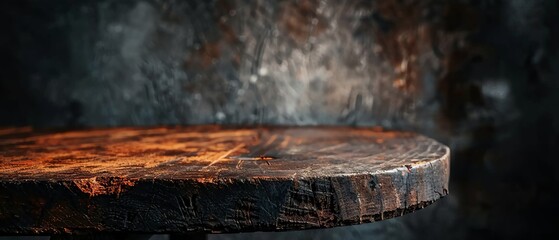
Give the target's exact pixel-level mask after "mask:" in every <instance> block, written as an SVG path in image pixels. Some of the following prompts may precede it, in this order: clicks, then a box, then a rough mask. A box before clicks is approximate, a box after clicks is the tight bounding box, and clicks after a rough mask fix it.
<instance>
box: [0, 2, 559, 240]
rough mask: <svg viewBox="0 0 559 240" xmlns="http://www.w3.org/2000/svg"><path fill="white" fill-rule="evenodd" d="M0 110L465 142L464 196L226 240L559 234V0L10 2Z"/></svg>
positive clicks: (458, 179)
mask: <svg viewBox="0 0 559 240" xmlns="http://www.w3.org/2000/svg"><path fill="white" fill-rule="evenodd" d="M0 5H2V7H1V8H0V27H1V30H0V31H2V36H3V37H2V38H0V53H1V56H2V57H1V58H0V66H3V69H2V71H0V79H1V81H0V125H34V126H39V127H52V126H59V127H77V126H115V125H160V124H196V123H223V124H291V125H304V124H342V125H376V124H379V125H383V126H386V127H392V128H404V129H412V130H416V131H419V132H422V133H424V134H427V135H429V136H432V137H435V138H437V139H439V140H441V141H442V142H444V143H446V144H448V145H450V147H451V148H452V149H453V156H452V158H453V163H452V178H451V181H452V188H451V197H449V198H447V199H445V200H443V201H441V202H439V203H437V204H436V205H435V206H433V207H430V208H428V209H425V210H423V211H420V212H418V213H414V214H411V215H409V216H404V217H402V218H398V219H393V220H389V221H385V222H381V223H375V224H370V225H363V226H356V227H347V228H337V229H332V230H326V231H322V230H320V231H318V230H316V231H315V230H312V231H304V232H291V233H280V234H275V233H255V234H244V235H217V236H212V238H217V239H223V238H230V239H237V238H238V239H243V238H245V237H255V238H257V237H265V238H271V239H273V238H276V239H292V238H300V239H308V238H326V237H329V236H330V237H333V238H337V239H359V238H367V237H368V236H370V235H374V236H375V237H376V238H378V239H394V238H396V239H415V238H419V239H423V238H428V239H449V238H450V239H470V238H484V237H487V238H505V237H506V238H516V237H534V236H544V234H551V233H552V230H553V228H554V227H555V226H557V223H556V220H554V219H550V220H547V219H546V217H547V216H549V215H553V214H555V213H558V212H559V209H558V205H557V204H556V203H555V201H556V200H555V198H554V197H553V193H554V192H555V191H557V190H559V189H558V186H559V185H557V183H559V179H558V176H557V174H556V173H555V169H557V167H559V166H558V163H557V161H556V160H555V159H557V157H556V149H557V147H558V146H559V111H557V110H556V109H557V107H555V106H556V104H559V91H558V90H559V89H558V87H559V81H558V79H559V56H558V55H557V54H558V47H559V4H558V3H557V2H556V1H554V0H514V1H505V0H477V1H475V0H463V1H458V0H451V1H439V0H424V1H414V0H401V1H394V0H376V1H357V0H350V1H343V2H342V1H332V0H326V1H241V0H238V1H233V0H231V1H170V0H169V1H163V0H161V1H156V0H154V1H147V0H145V1H142V0H138V1H116V0H100V1H62V0H61V1H55V2H52V1H48V2H47V1H29V0H27V1H7V2H5V3H1V4H0Z"/></svg>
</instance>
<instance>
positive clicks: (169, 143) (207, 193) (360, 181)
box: [0, 126, 449, 234]
mask: <svg viewBox="0 0 559 240" xmlns="http://www.w3.org/2000/svg"><path fill="white" fill-rule="evenodd" d="M448 178H449V149H448V148H447V147H445V146H444V145H442V144H440V143H437V142H436V141H434V140H432V139H429V138H426V137H423V136H420V135H417V134H413V133H406V132H388V131H382V130H380V129H374V128H373V129H372V128H367V129H366V128H360V129H359V128H347V127H298V128H297V127H295V128H293V127H266V128H265V127H262V128H227V127H219V126H193V127H157V128H113V129H92V130H80V131H58V132H52V131H51V132H48V131H47V132H45V131H43V132H41V131H32V130H31V129H28V128H10V129H0V234H60V233H94V232H150V233H159V232H195V231H205V232H238V231H277V230H289V229H306V228H322V227H334V226H340V225H348V224H359V223H365V222H372V221H378V220H382V219H385V218H389V217H394V216H399V215H402V214H404V213H406V212H411V211H414V210H416V209H419V208H423V207H425V206H427V205H429V204H430V203H432V202H433V201H435V200H437V199H439V198H440V197H442V196H444V195H446V194H448V190H447V189H448Z"/></svg>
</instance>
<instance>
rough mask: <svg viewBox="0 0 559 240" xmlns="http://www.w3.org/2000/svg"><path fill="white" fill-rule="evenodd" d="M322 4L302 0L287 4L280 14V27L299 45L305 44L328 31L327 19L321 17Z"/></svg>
mask: <svg viewBox="0 0 559 240" xmlns="http://www.w3.org/2000/svg"><path fill="white" fill-rule="evenodd" d="M319 5H320V2H319V1H317V0H302V1H290V2H286V3H285V5H284V6H283V8H282V12H281V14H280V19H279V25H280V27H281V28H282V29H283V30H284V31H285V32H286V33H287V34H288V35H289V37H290V38H291V39H292V40H294V41H295V42H296V43H298V44H302V43H305V42H307V41H308V40H309V37H311V36H317V35H319V34H320V33H322V32H324V31H325V30H326V29H327V26H328V25H327V23H326V18H325V17H323V16H321V15H320V14H319V13H318V11H317V9H319Z"/></svg>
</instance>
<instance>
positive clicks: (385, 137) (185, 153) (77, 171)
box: [0, 126, 448, 196]
mask: <svg viewBox="0 0 559 240" xmlns="http://www.w3.org/2000/svg"><path fill="white" fill-rule="evenodd" d="M0 133H1V135H0V179H15V178H17V179H32V180H69V181H73V182H74V183H75V184H76V186H78V188H79V189H81V190H82V191H83V192H86V193H88V194H90V195H92V196H95V195H98V194H118V193H119V192H120V191H123V190H125V189H126V188H127V187H129V186H133V185H134V180H133V179H156V178H157V179H194V180H196V181H203V182H211V181H213V180H215V179H217V178H228V177H231V178H292V177H293V176H294V175H297V176H309V177H312V176H315V175H318V174H321V175H323V174H327V175H335V174H338V173H344V174H351V173H357V172H374V171H379V170H383V169H389V168H399V167H401V166H404V165H410V166H411V165H414V164H420V163H421V162H422V161H429V160H438V159H440V158H442V157H444V156H446V155H447V154H448V150H447V149H446V148H445V147H444V146H443V145H440V144H438V143H436V142H435V141H433V140H431V139H429V138H425V137H422V136H419V135H416V134H413V133H406V132H393V131H380V130H379V129H378V128H349V127H256V128H227V127H220V126H191V127H152V128H112V129H90V130H79V131H60V132H41V131H31V132H30V131H20V130H16V129H1V130H0ZM125 179H126V180H125Z"/></svg>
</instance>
